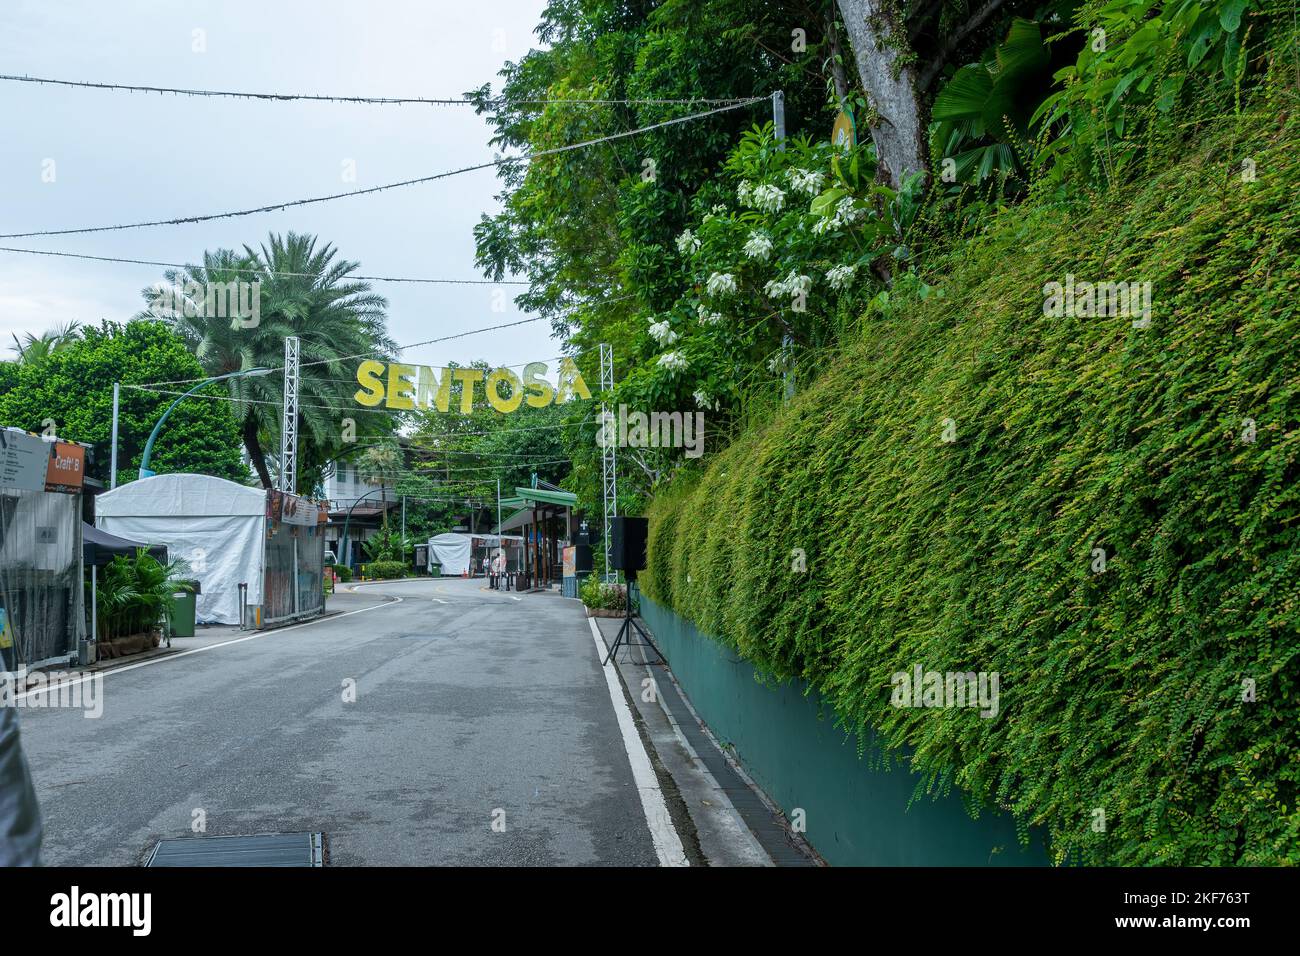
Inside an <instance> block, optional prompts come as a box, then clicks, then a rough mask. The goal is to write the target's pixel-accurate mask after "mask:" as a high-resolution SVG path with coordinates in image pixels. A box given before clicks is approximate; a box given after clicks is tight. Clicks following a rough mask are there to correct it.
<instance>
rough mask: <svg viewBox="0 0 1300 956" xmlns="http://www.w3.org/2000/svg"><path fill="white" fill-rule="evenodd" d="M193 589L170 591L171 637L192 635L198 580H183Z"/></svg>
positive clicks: (196, 605)
mask: <svg viewBox="0 0 1300 956" xmlns="http://www.w3.org/2000/svg"><path fill="white" fill-rule="evenodd" d="M185 583H187V584H191V585H193V586H194V590H193V591H174V592H172V634H171V636H172V637H193V636H194V616H195V612H196V610H197V608H198V603H199V602H198V594H199V582H198V581H188V582H185Z"/></svg>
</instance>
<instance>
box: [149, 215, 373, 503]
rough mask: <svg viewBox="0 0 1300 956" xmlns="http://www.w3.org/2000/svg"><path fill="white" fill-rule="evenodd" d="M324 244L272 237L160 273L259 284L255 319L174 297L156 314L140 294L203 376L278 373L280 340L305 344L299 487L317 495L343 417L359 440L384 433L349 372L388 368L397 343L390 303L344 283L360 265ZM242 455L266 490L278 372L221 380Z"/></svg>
mask: <svg viewBox="0 0 1300 956" xmlns="http://www.w3.org/2000/svg"><path fill="white" fill-rule="evenodd" d="M336 254H337V253H336V250H335V249H334V247H333V246H331V245H329V244H328V243H327V244H325V245H323V246H320V247H318V245H317V240H316V238H315V237H313V236H307V235H299V234H297V233H293V232H290V233H287V234H286V235H284V236H279V235H275V234H272V235H271V236H270V237H269V239H268V241H267V243H266V244H265V245H263V246H262V247H261V248H260V249H259V250H254V249H252V248H250V247H248V246H245V247H244V251H243V253H237V252H233V251H231V250H228V249H220V250H217V251H216V252H209V253H206V254H205V255H204V262H203V265H202V266H191V267H187V268H186V269H181V270H177V269H172V270H168V271H167V272H165V273H164V276H165V277H166V279H167V282H168V283H169V284H170V285H171V286H172V287H173V288H180V289H182V290H184V289H185V288H186V287H187V286H189V287H194V286H197V287H198V288H200V289H204V290H207V289H210V288H213V287H215V286H217V285H218V284H224V283H229V282H232V281H240V280H243V281H253V282H257V283H259V293H258V310H257V311H258V314H257V316H256V317H255V318H253V319H250V318H240V317H238V316H236V317H230V316H221V315H210V314H209V312H210V310H208V309H205V308H200V307H197V306H198V303H191V305H190V307H188V308H187V307H185V302H184V301H178V300H176V299H174V298H173V299H171V300H170V301H167V302H164V303H163V305H162V308H161V310H160V309H159V308H158V292H157V290H156V289H146V290H144V293H143V294H144V297H145V298H146V299H147V300H149V301H150V302H151V303H152V305H151V313H150V314H158V313H159V312H160V311H161V313H162V315H163V317H164V318H166V320H167V321H169V322H171V323H172V324H173V325H174V326H175V328H176V329H177V331H178V332H179V333H180V335H181V337H182V338H183V339H184V340H185V342H186V344H187V345H188V346H189V348H190V350H191V351H192V352H193V353H194V355H195V356H196V357H197V358H198V360H199V361H200V362H201V363H202V365H203V368H204V370H205V371H206V372H207V373H208V374H209V375H224V374H226V373H228V372H233V371H239V370H240V369H248V368H257V367H262V368H274V369H280V368H282V367H283V365H284V340H285V338H286V337H287V336H290V335H296V336H298V338H299V340H300V342H301V349H300V361H301V378H300V389H299V403H300V406H299V408H300V410H299V419H298V427H299V437H298V474H299V478H298V483H299V489H298V490H304V491H311V490H314V489H316V488H317V487H318V486H319V484H320V482H321V478H322V474H323V470H324V467H325V465H326V464H327V463H328V462H329V461H331V460H333V459H335V458H337V457H338V456H339V455H340V454H341V453H345V452H346V451H347V449H348V447H349V445H348V442H347V441H346V440H345V439H346V437H347V436H345V429H347V428H348V427H349V426H348V422H347V420H348V419H351V421H352V422H353V424H354V425H355V429H356V435H355V437H363V436H373V435H382V434H388V433H390V432H391V431H392V428H393V424H394V423H393V419H392V418H391V417H390V416H388V415H385V414H382V413H369V414H367V413H364V412H362V411H361V410H359V409H356V407H355V403H354V402H353V400H352V394H353V392H354V391H355V385H354V384H353V383H352V381H351V380H350V377H349V375H348V374H346V373H347V372H348V371H349V370H350V369H351V368H352V367H353V365H354V364H355V362H356V361H358V360H359V359H358V358H357V357H358V356H367V357H373V358H375V359H377V360H380V361H386V360H388V359H389V358H390V357H391V356H392V354H393V353H394V352H395V351H396V344H395V343H394V342H393V341H392V340H391V339H390V338H389V337H388V333H387V330H386V326H385V322H384V309H385V308H386V307H387V301H386V300H385V299H384V298H383V296H380V295H378V294H376V293H373V292H371V291H370V286H369V284H368V283H365V282H358V281H355V280H352V279H349V278H348V277H349V275H350V274H351V273H353V272H355V271H356V269H357V268H358V264H357V263H355V262H351V261H349V260H345V259H338V260H336V258H335V256H336ZM223 386H224V388H225V390H226V393H227V395H228V396H229V398H230V399H231V402H232V405H233V407H234V414H235V415H236V417H237V419H238V421H239V426H240V435H241V438H242V441H243V445H244V449H245V451H246V452H247V454H248V457H249V460H250V461H251V462H252V464H253V467H254V468H255V469H256V470H257V474H258V476H259V478H260V479H261V481H262V484H263V486H264V487H267V488H270V487H272V479H271V471H270V468H269V466H268V457H271V455H272V452H270V451H269V449H275V448H278V447H279V441H280V439H279V435H280V415H281V413H280V409H281V407H282V406H283V401H284V398H283V389H284V380H283V375H282V374H277V375H269V376H261V377H240V378H231V379H227V380H226V381H225V382H224V383H223Z"/></svg>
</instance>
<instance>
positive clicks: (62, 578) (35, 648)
mask: <svg viewBox="0 0 1300 956" xmlns="http://www.w3.org/2000/svg"><path fill="white" fill-rule="evenodd" d="M82 590H83V588H82V581H81V495H79V494H62V493H58V492H45V491H27V490H21V489H15V488H6V489H4V490H3V491H0V618H3V621H2V622H0V658H2V659H3V660H0V670H12V669H16V668H17V667H20V666H22V667H42V666H45V665H48V664H53V663H63V662H66V661H67V660H68V658H70V657H72V656H74V655H75V654H76V653H77V642H78V640H80V638H81V637H82V635H83V633H84V630H85V624H84V610H83V607H84V596H83V594H82Z"/></svg>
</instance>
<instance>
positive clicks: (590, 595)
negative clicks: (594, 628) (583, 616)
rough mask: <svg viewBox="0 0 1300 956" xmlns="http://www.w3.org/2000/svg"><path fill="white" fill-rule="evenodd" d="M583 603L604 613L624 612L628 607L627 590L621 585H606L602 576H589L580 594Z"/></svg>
mask: <svg viewBox="0 0 1300 956" xmlns="http://www.w3.org/2000/svg"><path fill="white" fill-rule="evenodd" d="M578 596H579V597H581V598H582V603H583V604H585V605H587V607H590V608H596V609H598V610H603V611H622V610H624V609H625V608H626V607H627V588H626V587H625V586H623V585H621V584H605V583H604V582H603V581H601V580H600V575H597V574H589V575H587V577H586V578H585V579H584V580H583V582H582V588H581V589H580V590H579V592H578Z"/></svg>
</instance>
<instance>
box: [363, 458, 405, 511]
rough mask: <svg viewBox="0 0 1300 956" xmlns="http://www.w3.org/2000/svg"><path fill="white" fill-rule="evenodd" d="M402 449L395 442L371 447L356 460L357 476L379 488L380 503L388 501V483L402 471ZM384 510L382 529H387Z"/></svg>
mask: <svg viewBox="0 0 1300 956" xmlns="http://www.w3.org/2000/svg"><path fill="white" fill-rule="evenodd" d="M402 464H403V457H402V449H401V448H400V447H399V446H398V444H397V442H395V441H386V442H381V443H379V444H377V445H371V446H370V447H369V448H367V449H366V450H365V451H364V452H362V453H361V456H360V457H359V458H358V459H357V474H358V475H359V476H360V477H361V480H362V481H366V482H369V483H370V484H372V485H378V486H379V500H380V502H387V501H388V483H389V482H390V481H395V480H396V479H397V478H398V476H399V474H400V473H401V471H402ZM380 507H381V508H383V509H384V517H383V522H384V529H385V530H387V528H388V508H387V507H385V506H384V504H381V505H380Z"/></svg>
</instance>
